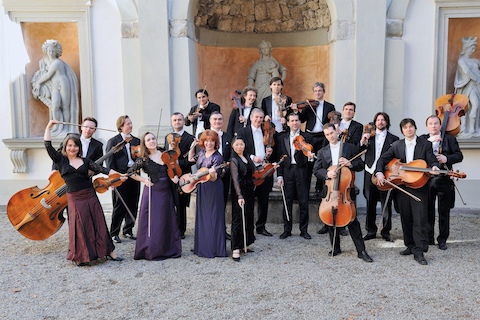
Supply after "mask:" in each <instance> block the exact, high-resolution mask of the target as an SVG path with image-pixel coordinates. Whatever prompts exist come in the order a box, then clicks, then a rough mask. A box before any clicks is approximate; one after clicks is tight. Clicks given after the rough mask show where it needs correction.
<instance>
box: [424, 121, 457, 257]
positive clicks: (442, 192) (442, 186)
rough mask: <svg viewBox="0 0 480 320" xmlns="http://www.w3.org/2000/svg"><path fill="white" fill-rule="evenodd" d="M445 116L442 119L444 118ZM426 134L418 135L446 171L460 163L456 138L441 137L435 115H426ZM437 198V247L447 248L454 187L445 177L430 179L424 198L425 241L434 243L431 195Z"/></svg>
mask: <svg viewBox="0 0 480 320" xmlns="http://www.w3.org/2000/svg"><path fill="white" fill-rule="evenodd" d="M444 119H445V118H444ZM426 125H427V129H428V132H429V134H424V135H422V136H421V137H422V138H425V139H427V140H428V141H430V142H431V143H432V148H433V153H434V154H435V156H436V157H437V160H438V162H439V163H440V165H442V166H443V167H446V168H447V169H448V170H452V165H453V164H455V163H459V162H462V160H463V154H462V151H460V147H459V146H458V142H457V139H456V138H455V137H454V136H452V135H450V134H448V133H444V135H443V139H442V137H441V135H442V134H441V131H440V130H441V128H442V123H441V120H440V118H439V117H437V116H430V117H428V118H427V121H426ZM436 197H438V231H439V234H438V237H437V243H438V248H440V249H441V250H446V249H447V239H448V235H449V233H450V209H451V208H453V207H454V204H455V186H454V182H453V180H452V179H450V177H449V176H446V175H442V176H440V175H439V176H435V177H432V179H431V180H430V189H429V200H428V223H429V232H428V243H429V244H434V235H435V198H436Z"/></svg>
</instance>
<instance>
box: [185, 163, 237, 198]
mask: <svg viewBox="0 0 480 320" xmlns="http://www.w3.org/2000/svg"><path fill="white" fill-rule="evenodd" d="M229 165H230V162H226V163H223V164H221V165H219V166H216V167H215V170H218V169H222V168H225V167H227V166H229ZM208 170H209V168H206V167H203V168H200V169H198V170H197V172H195V173H185V174H184V175H183V176H181V177H180V180H179V182H178V186H179V187H180V189H181V190H182V191H183V192H185V193H191V192H192V191H193V190H195V189H196V188H197V185H198V184H199V183H205V182H207V181H209V180H210V179H211V175H210V173H209V172H208Z"/></svg>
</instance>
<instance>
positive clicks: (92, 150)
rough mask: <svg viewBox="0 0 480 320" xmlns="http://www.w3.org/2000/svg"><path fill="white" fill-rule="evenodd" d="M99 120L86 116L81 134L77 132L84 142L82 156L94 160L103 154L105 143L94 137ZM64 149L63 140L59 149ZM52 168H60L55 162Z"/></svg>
mask: <svg viewBox="0 0 480 320" xmlns="http://www.w3.org/2000/svg"><path fill="white" fill-rule="evenodd" d="M97 125H98V122H97V120H96V119H95V118H92V117H86V118H85V119H83V123H82V126H81V129H80V132H81V134H76V133H73V134H76V135H78V136H79V138H80V142H81V143H82V158H88V159H91V160H92V161H97V160H98V159H100V158H101V157H102V156H103V143H101V142H100V141H98V140H97V139H95V138H93V134H94V133H95V131H97V129H96V128H97ZM62 149H63V142H62V143H61V144H60V148H59V149H58V151H61V150H62ZM52 170H58V168H57V166H56V164H55V163H53V165H52Z"/></svg>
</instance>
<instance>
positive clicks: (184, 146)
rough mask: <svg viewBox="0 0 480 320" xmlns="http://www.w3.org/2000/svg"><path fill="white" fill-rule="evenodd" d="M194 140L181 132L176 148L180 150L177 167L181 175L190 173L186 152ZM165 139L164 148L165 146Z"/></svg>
mask: <svg viewBox="0 0 480 320" xmlns="http://www.w3.org/2000/svg"><path fill="white" fill-rule="evenodd" d="M193 140H194V138H193V135H191V134H190V133H188V132H186V131H183V134H182V139H181V140H180V144H179V145H178V147H179V148H180V155H179V156H178V165H179V166H180V169H182V174H185V173H190V172H192V165H193V163H192V162H189V161H188V152H189V151H190V146H191V145H192V142H193ZM167 144H168V143H167V137H165V147H166V146H167Z"/></svg>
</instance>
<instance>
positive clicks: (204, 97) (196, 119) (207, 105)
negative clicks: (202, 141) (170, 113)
mask: <svg viewBox="0 0 480 320" xmlns="http://www.w3.org/2000/svg"><path fill="white" fill-rule="evenodd" d="M195 98H196V99H197V101H198V104H197V105H194V106H193V107H192V108H191V109H190V112H189V113H188V117H187V119H186V120H185V125H186V126H190V125H192V126H193V136H194V137H196V136H197V135H198V134H201V133H202V132H203V131H205V130H207V129H210V115H211V114H212V113H213V112H214V111H218V112H220V106H219V105H218V104H216V103H213V102H211V101H210V100H209V99H208V91H207V90H204V89H199V90H197V92H195ZM199 111H200V112H199Z"/></svg>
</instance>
